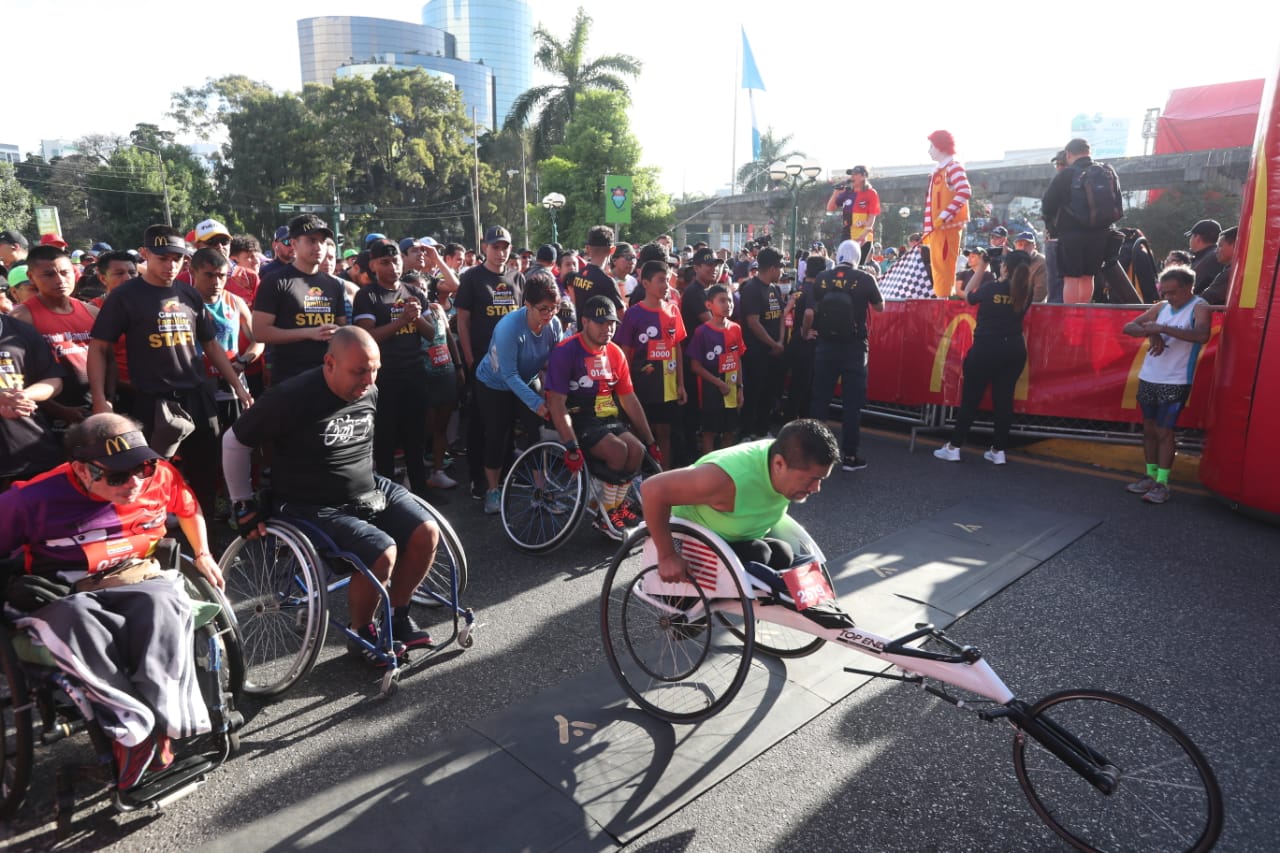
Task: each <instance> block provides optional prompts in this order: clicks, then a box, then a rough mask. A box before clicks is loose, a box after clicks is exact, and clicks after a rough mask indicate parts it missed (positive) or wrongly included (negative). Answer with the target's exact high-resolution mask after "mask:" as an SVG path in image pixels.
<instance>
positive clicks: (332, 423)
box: [231, 367, 378, 506]
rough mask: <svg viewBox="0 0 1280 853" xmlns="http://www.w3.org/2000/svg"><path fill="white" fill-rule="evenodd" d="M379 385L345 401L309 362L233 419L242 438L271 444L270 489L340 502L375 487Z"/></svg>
mask: <svg viewBox="0 0 1280 853" xmlns="http://www.w3.org/2000/svg"><path fill="white" fill-rule="evenodd" d="M377 407H378V389H377V388H376V387H375V388H370V389H369V390H368V391H366V392H365V394H364V396H363V397H361V398H360V399H359V400H356V401H355V402H353V403H348V402H347V401H346V400H344V399H342V398H341V397H339V396H338V395H336V394H334V393H333V392H332V391H330V390H329V385H328V384H327V383H326V382H325V381H324V368H322V367H313V368H311V369H310V370H306V371H303V372H302V373H300V374H298V375H297V376H294V377H293V378H291V379H289V380H287V381H285V382H282V383H280V384H279V385H272V386H271V388H269V389H268V390H267V393H265V394H263V395H262V396H261V397H259V398H258V399H257V400H256V401H255V402H254V404H253V406H251V407H250V408H248V409H246V410H245V412H244V414H242V415H241V416H240V418H239V420H237V421H236V422H235V424H234V425H232V427H231V429H232V430H234V431H235V434H236V438H238V439H239V440H240V443H241V444H246V445H249V446H250V447H259V446H262V445H266V444H268V443H269V444H270V445H271V446H272V448H273V451H274V458H273V461H272V464H271V491H272V493H273V494H274V495H276V496H277V497H278V498H280V499H281V500H283V501H286V502H291V503H299V504H308V505H312V506H339V505H341V504H346V503H350V502H351V501H353V500H355V499H356V498H357V497H359V496H361V495H365V494H368V493H369V492H371V491H373V488H374V483H373V419H374V413H375V411H376V410H377Z"/></svg>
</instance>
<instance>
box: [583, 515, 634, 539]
mask: <svg viewBox="0 0 1280 853" xmlns="http://www.w3.org/2000/svg"><path fill="white" fill-rule="evenodd" d="M591 526H592V527H594V528H595V529H596V530H599V531H600V532H601V533H603V534H604V535H605V536H608V537H609V538H610V539H612V540H613V541H615V542H621V541H622V540H623V539H626V538H627V534H626V531H625V530H619V529H617V528H616V527H614V526H613V522H612V521H610V520H609V519H608V518H606V517H605V516H602V515H598V514H597V515H596V517H595V520H594V521H592V522H591Z"/></svg>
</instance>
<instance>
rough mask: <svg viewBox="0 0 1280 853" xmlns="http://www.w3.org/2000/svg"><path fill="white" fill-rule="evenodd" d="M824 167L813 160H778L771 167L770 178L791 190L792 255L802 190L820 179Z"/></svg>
mask: <svg viewBox="0 0 1280 853" xmlns="http://www.w3.org/2000/svg"><path fill="white" fill-rule="evenodd" d="M820 174H822V167H821V166H819V165H818V164H817V163H815V162H813V161H812V160H800V159H795V160H788V161H787V162H786V163H783V162H782V161H778V162H777V163H774V164H773V165H772V166H770V167H769V180H771V181H775V182H777V183H780V184H783V185H784V186H786V187H787V189H788V190H789V191H790V192H791V255H792V257H793V258H795V257H797V253H796V230H797V227H798V226H799V224H800V190H801V188H802V187H807V186H809V185H810V184H812V183H815V182H816V181H817V180H818V175H820Z"/></svg>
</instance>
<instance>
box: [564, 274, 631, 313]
mask: <svg viewBox="0 0 1280 853" xmlns="http://www.w3.org/2000/svg"><path fill="white" fill-rule="evenodd" d="M569 287H571V288H572V289H573V309H574V311H575V312H576V313H577V315H578V316H579V317H581V316H582V309H583V308H584V307H585V306H586V304H587V300H588V299H590V298H591V297H593V296H603V297H605V298H606V299H608V300H609V301H610V302H612V303H613V307H614V308H615V309H617V312H618V315H619V316H621V315H622V312H623V310H624V309H625V308H626V307H627V306H626V305H625V304H623V302H622V297H621V296H619V295H618V284H617V282H615V281H614V280H613V279H612V278H610V277H609V275H608V274H607V273H606V272H605V271H604V270H602V269H600V267H598V266H596V265H595V264H587V268H586V269H585V270H583V271H582V272H580V273H578V274H577V275H575V276H573V277H571V278H570V279H569Z"/></svg>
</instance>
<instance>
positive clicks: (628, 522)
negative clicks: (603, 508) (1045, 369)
mask: <svg viewBox="0 0 1280 853" xmlns="http://www.w3.org/2000/svg"><path fill="white" fill-rule="evenodd" d="M609 523H610V524H612V525H613V526H614V527H616V528H617V529H618V530H621V531H627V532H629V531H630V530H631V528H633V527H635V526H636V525H637V524H639V523H640V516H639V515H637V514H636V511H635V509H634V508H633V507H632V506H631V501H626V500H624V501H623V502H622V503H620V504H618V505H617V506H615V507H614V508H613V509H611V510H609Z"/></svg>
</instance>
